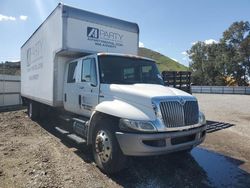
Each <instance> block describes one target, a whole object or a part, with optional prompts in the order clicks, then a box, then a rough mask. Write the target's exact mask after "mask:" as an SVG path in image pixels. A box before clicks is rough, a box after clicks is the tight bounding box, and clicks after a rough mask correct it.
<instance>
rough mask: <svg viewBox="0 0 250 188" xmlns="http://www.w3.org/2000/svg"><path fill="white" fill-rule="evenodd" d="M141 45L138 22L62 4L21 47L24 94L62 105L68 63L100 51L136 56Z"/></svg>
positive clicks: (30, 97) (57, 105)
mask: <svg viewBox="0 0 250 188" xmlns="http://www.w3.org/2000/svg"><path fill="white" fill-rule="evenodd" d="M138 43H139V29H138V25H137V24H135V23H131V22H127V21H123V20H119V19H115V18H111V17H107V16H103V15H99V14H95V13H91V12H87V11H84V10H80V9H77V8H73V7H69V6H66V5H62V4H59V5H58V6H57V7H56V9H55V10H54V11H53V12H52V13H51V14H50V15H49V17H48V18H47V19H46V20H45V21H44V22H43V23H42V24H41V26H40V27H39V28H38V29H37V30H36V31H35V32H34V33H33V34H32V35H31V37H30V38H29V39H28V40H27V41H26V42H25V43H24V45H23V46H22V48H21V95H22V96H23V97H26V98H29V99H32V100H35V101H38V102H41V103H44V104H47V105H50V106H55V107H59V106H62V104H63V82H64V72H65V64H66V62H68V61H69V60H72V59H75V58H78V57H80V56H84V55H88V54H92V53H98V52H113V53H123V54H132V55H137V52H138Z"/></svg>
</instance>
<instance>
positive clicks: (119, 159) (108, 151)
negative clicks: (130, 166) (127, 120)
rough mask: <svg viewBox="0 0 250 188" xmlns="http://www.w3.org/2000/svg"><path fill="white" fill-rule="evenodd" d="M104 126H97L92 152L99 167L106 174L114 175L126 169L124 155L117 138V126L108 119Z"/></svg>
mask: <svg viewBox="0 0 250 188" xmlns="http://www.w3.org/2000/svg"><path fill="white" fill-rule="evenodd" d="M102 122H104V123H103V125H97V127H96V128H95V130H94V134H93V140H92V150H93V155H94V159H95V162H96V164H97V166H98V167H99V168H100V169H101V171H103V172H104V173H106V174H113V173H116V172H118V171H120V170H122V169H123V168H124V167H125V163H126V156H125V155H123V153H122V151H121V149H120V146H119V143H118V142H117V139H116V137H115V129H114V128H115V126H116V125H115V124H114V122H112V119H110V120H109V119H107V120H105V121H102Z"/></svg>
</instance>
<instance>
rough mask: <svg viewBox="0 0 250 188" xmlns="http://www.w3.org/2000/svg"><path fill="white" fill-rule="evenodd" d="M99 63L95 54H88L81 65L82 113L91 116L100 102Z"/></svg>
mask: <svg viewBox="0 0 250 188" xmlns="http://www.w3.org/2000/svg"><path fill="white" fill-rule="evenodd" d="M97 70H98V65H97V59H96V58H95V56H88V57H86V58H84V59H83V60H82V66H81V83H82V84H81V85H82V87H83V90H82V92H81V112H82V113H81V114H83V115H85V116H88V117H90V116H91V113H92V111H93V110H94V109H95V106H96V105H97V104H98V102H99V101H98V98H99V83H98V74H97Z"/></svg>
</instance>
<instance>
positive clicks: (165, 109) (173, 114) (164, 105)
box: [159, 100, 199, 128]
mask: <svg viewBox="0 0 250 188" xmlns="http://www.w3.org/2000/svg"><path fill="white" fill-rule="evenodd" d="M159 107H160V111H161V115H162V120H163V122H164V124H165V126H166V127H167V128H173V127H184V126H188V125H194V124H197V123H198V121H199V108H198V102H197V101H186V102H185V104H184V105H182V104H181V103H180V101H179V100H170V101H161V102H160V105H159Z"/></svg>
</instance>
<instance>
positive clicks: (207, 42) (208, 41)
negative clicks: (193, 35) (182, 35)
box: [191, 39, 218, 46]
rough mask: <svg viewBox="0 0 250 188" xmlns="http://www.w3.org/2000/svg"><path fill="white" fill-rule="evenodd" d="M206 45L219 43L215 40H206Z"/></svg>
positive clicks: (192, 43)
mask: <svg viewBox="0 0 250 188" xmlns="http://www.w3.org/2000/svg"><path fill="white" fill-rule="evenodd" d="M198 42H199V41H194V42H191V45H192V46H193V45H195V44H197V43H198ZM204 43H205V44H206V45H209V44H217V43H218V41H217V40H214V39H207V40H204Z"/></svg>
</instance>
